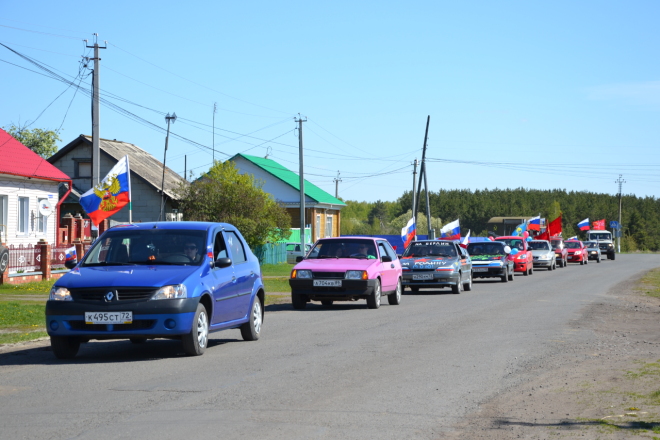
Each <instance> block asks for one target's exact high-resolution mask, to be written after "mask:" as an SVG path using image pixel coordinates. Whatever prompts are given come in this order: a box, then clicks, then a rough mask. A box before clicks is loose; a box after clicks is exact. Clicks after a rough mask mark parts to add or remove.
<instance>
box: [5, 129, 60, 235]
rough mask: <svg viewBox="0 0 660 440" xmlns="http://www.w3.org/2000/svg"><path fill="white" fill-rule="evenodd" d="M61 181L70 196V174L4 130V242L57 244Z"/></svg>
mask: <svg viewBox="0 0 660 440" xmlns="http://www.w3.org/2000/svg"><path fill="white" fill-rule="evenodd" d="M61 184H65V185H66V191H67V194H66V195H68V192H70V191H71V188H72V183H71V178H70V177H69V176H67V175H66V174H64V173H63V172H62V171H60V170H58V169H57V168H56V167H54V166H53V165H51V164H50V163H48V161H47V160H46V159H44V158H43V157H41V156H39V155H38V154H36V153H35V152H34V151H32V150H30V149H29V148H28V147H26V146H25V145H23V144H21V143H20V142H19V141H17V140H16V139H15V138H14V137H12V136H11V135H10V134H9V133H7V132H6V131H4V130H3V129H0V242H2V243H5V244H7V245H9V244H12V245H21V244H22V245H28V244H36V243H37V242H38V241H39V240H41V239H44V240H45V241H46V242H48V243H50V244H56V237H57V230H58V228H59V218H60V215H59V209H60V197H59V187H60V185H61ZM66 195H65V197H66ZM65 197H64V198H65ZM64 198H62V199H64Z"/></svg>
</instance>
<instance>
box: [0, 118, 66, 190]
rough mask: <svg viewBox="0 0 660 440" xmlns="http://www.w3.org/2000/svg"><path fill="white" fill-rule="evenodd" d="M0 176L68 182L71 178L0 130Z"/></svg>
mask: <svg viewBox="0 0 660 440" xmlns="http://www.w3.org/2000/svg"><path fill="white" fill-rule="evenodd" d="M0 174H11V175H13V176H22V177H32V178H35V179H45V180H56V181H58V182H63V181H69V180H71V178H70V177H69V176H67V175H66V174H64V173H63V172H62V171H60V170H58V169H57V168H55V167H54V166H53V165H51V164H50V163H48V161H47V160H46V159H44V158H43V157H41V156H39V155H38V154H37V153H35V152H34V151H32V150H30V149H29V148H28V147H26V146H25V145H23V144H21V143H20V142H18V141H17V140H16V139H15V138H14V137H12V136H11V135H10V134H9V133H7V132H6V131H4V130H3V129H1V128H0Z"/></svg>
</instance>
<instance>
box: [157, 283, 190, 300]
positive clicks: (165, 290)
mask: <svg viewBox="0 0 660 440" xmlns="http://www.w3.org/2000/svg"><path fill="white" fill-rule="evenodd" d="M179 298H188V289H186V286H185V285H184V284H175V285H174V286H163V287H161V288H160V289H158V292H156V294H155V295H154V296H153V298H151V299H179Z"/></svg>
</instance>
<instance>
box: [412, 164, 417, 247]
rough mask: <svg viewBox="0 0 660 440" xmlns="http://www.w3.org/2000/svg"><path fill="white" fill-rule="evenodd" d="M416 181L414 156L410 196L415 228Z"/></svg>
mask: <svg viewBox="0 0 660 440" xmlns="http://www.w3.org/2000/svg"><path fill="white" fill-rule="evenodd" d="M416 183H417V159H416V158H415V162H414V164H413V188H412V196H413V199H412V216H413V223H414V224H415V228H417V215H416V212H415V206H416V205H415V204H416V201H417V197H416V194H415V185H416ZM415 235H417V234H415Z"/></svg>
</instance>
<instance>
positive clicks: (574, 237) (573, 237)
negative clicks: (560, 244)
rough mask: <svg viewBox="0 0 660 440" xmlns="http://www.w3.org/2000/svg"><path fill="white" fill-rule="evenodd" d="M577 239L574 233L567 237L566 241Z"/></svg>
mask: <svg viewBox="0 0 660 440" xmlns="http://www.w3.org/2000/svg"><path fill="white" fill-rule="evenodd" d="M577 239H578V238H577V235H574V236H572V237H571V238H567V239H566V241H568V240H577Z"/></svg>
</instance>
